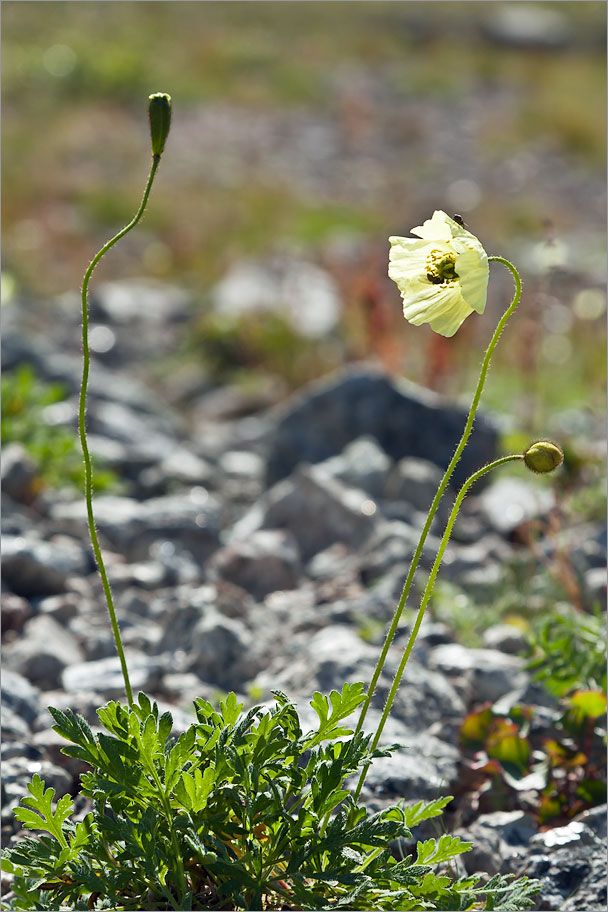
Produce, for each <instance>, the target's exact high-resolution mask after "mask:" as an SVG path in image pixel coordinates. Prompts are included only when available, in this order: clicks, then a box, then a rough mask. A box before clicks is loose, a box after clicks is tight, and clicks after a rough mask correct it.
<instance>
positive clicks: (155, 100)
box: [148, 92, 171, 155]
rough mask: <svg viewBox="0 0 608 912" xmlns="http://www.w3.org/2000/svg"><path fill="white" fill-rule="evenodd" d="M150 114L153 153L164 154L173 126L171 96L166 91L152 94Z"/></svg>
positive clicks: (149, 106)
mask: <svg viewBox="0 0 608 912" xmlns="http://www.w3.org/2000/svg"><path fill="white" fill-rule="evenodd" d="M148 115H149V117H150V136H151V138H152V155H162V152H163V149H164V148H165V142H166V140H167V136H168V135H169V129H170V127H171V96H170V95H167V94H165V92H155V93H154V95H150V103H149V105H148Z"/></svg>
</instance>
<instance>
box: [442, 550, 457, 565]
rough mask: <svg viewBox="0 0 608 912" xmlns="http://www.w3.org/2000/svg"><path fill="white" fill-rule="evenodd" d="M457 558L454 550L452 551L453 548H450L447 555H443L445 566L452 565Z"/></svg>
mask: <svg viewBox="0 0 608 912" xmlns="http://www.w3.org/2000/svg"><path fill="white" fill-rule="evenodd" d="M455 557H456V555H455V554H454V551H453V549H452V548H448V549H447V550H446V552H445V554H444V555H443V563H444V564H451V563H453V562H454V559H455Z"/></svg>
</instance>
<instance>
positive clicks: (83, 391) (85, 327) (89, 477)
mask: <svg viewBox="0 0 608 912" xmlns="http://www.w3.org/2000/svg"><path fill="white" fill-rule="evenodd" d="M159 161H160V155H155V156H154V157H153V159H152V168H151V170H150V175H149V177H148V182H147V184H146V189H145V191H144V195H143V198H142V201H141V204H140V206H139V209H138V210H137V213H136V215H135V216H134V218H133V219H132V221H130V222H129V224H128V225H125V227H124V228H122V229H121V230H120V231H119V232H118V234H116V235H114V237H113V238H111V239H110V240H109V241H108V242H107V244H104V246H103V247H102V248H101V250H100V251H99V252H98V253H96V254H95V256H94V257H93V259H92V260H91V262H90V263H89V267H88V269H87V271H86V272H85V274H84V279H83V281H82V382H81V384H80V399H79V407H78V436H79V437H80V446H81V448H82V455H83V458H84V485H85V499H86V504H87V519H88V524H89V534H90V536H91V544H92V546H93V551H94V553H95V560H96V562H97V567H98V569H99V575H100V577H101V582H102V585H103V591H104V593H105V597H106V604H107V606H108V613H109V615H110V623H111V624H112V632H113V634H114V641H115V643H116V651H117V652H118V657H119V659H120V665H121V668H122V676H123V678H124V681H125V691H126V694H127V700H128V702H129V706H132V705H133V691H132V690H131V682H130V681H129V672H128V670H127V662H126V660H125V653H124V649H123V645H122V639H121V636H120V629H119V627H118V621H117V619H116V609H115V608H114V599H113V598H112V590H111V589H110V582H109V580H108V574H107V572H106V567H105V564H104V561H103V557H102V554H101V548H100V546H99V539H98V537H97V529H96V528H95V517H94V514H93V466H92V463H91V455H90V453H89V444H88V441H87V428H86V407H87V389H88V383H89V370H90V364H91V355H90V350H89V304H88V289H89V280H90V278H91V275H92V274H93V270H94V269H95V267H96V266H97V264H98V263H99V261H100V260H101V258H102V257H103V256H104V254H106V253H107V252H108V250H109V249H110V248H111V247H113V246H114V244H116V242H117V241H119V240H120V239H121V238H122V237H124V236H125V234H127V233H128V232H129V231H131V229H132V228H135V226H136V225H137V223H138V222H139V220H140V219H141V217H142V215H143V214H144V210H145V208H146V204H147V202H148V197H149V195H150V190H151V189H152V182H153V181H154V176H155V174H156V169H157V168H158V163H159Z"/></svg>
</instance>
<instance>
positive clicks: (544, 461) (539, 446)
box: [524, 440, 564, 474]
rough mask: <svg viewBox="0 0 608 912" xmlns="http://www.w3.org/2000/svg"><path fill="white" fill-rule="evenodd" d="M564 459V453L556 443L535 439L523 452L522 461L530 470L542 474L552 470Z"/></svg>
mask: <svg viewBox="0 0 608 912" xmlns="http://www.w3.org/2000/svg"><path fill="white" fill-rule="evenodd" d="M563 461H564V454H563V453H562V451H561V450H560V448H559V447H558V445H557V444H556V443H551V441H550V440H537V441H536V443H533V444H532V445H531V446H529V447H528V449H527V450H526V452H525V453H524V462H525V463H526V465H527V466H528V468H529V469H530V471H532V472H538V473H539V474H544V473H545V472H552V471H553V470H554V469H557V468H559V466H560V465H561V464H562V462H563Z"/></svg>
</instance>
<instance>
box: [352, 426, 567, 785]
mask: <svg viewBox="0 0 608 912" xmlns="http://www.w3.org/2000/svg"><path fill="white" fill-rule="evenodd" d="M535 447H536V448H538V449H537V450H535V452H536V453H540V454H541V457H540V458H541V459H542V460H543V464H544V465H546V466H548V464H549V459H551V462H552V466H551V468H548V467H547V468H543V469H540V470H539V469H534V468H531V467H530V466H529V459H530V452H531V451H532V450H534V448H535ZM558 454H559V456H558ZM559 457H561V458H559ZM562 460H563V454H562V452H561V450H560V448H559V447H558V446H557V445H556V444H554V443H551V442H549V441H539V443H536V444H533V445H532V447H530V448H529V449H528V450H526V452H525V453H524V454H521V453H516V454H512V455H510V456H503V457H501V458H500V459H496V460H494V462H490V463H488V465H485V466H483V468H481V469H479V470H478V471H477V472H474V473H473V474H472V475H469V477H468V478H467V480H466V481H465V483H464V484H463V486H462V487H461V489H460V491H459V492H458V495H457V497H456V500H455V501H454V506H453V507H452V512H451V513H450V518H449V519H448V522H447V525H446V527H445V532H444V533H443V538H442V539H441V543H440V545H439V549H438V551H437V556H436V558H435V561H434V563H433V566H432V568H431V572H430V574H429V578H428V581H427V584H426V586H425V589H424V593H423V595H422V600H421V602H420V608H419V609H418V614H417V615H416V620H415V622H414V626H413V627H412V630H411V633H410V635H409V638H408V641H407V645H406V647H405V649H404V651H403V655H402V657H401V662H400V663H399V667H398V669H397V671H396V672H395V676H394V678H393V683H392V685H391V689H390V691H389V693H388V696H387V698H386V702H385V704H384V709H383V711H382V716H381V718H380V722H379V723H378V727H377V729H376V733H375V735H374V738H373V740H372V744H371V750H375V749H376V748H377V747H378V743H379V741H380V737H381V735H382V732H383V730H384V726H385V725H386V720H387V719H388V716H389V713H390V711H391V707H392V705H393V701H394V699H395V696H396V694H397V691H398V689H399V685H400V684H401V679H402V677H403V672H404V671H405V666H406V665H407V661H408V659H409V657H410V655H411V652H412V649H413V647H414V643H415V642H416V637H417V636H418V632H419V630H420V626H421V624H422V620H423V618H424V614H425V611H426V608H427V605H428V603H429V599H430V597H431V594H432V592H433V588H434V586H435V580H436V579H437V574H438V573H439V568H440V566H441V561H442V560H443V555H444V554H445V549H446V548H447V545H448V542H449V540H450V536H451V534H452V529H453V528H454V523H455V522H456V517H457V516H458V512H459V510H460V507H461V505H462V502H463V500H464V498H465V496H466V494H467V491H468V490H469V488H470V487H471V485H473V484H475V482H476V481H478V480H479V479H480V478H482V477H483V476H484V475H487V474H488V472H491V471H492V470H493V469H498V468H500V466H503V465H507V463H509V462H522V461H523V462H525V463H526V465H527V466H528V467H529V468H531V471H535V472H537V471H542V472H551V471H553V470H554V469H556V468H557V467H558V466H559V465H561V462H562ZM367 770H368V767H365V768H364V769H362V771H361V775H360V777H359V782H358V783H357V788H356V789H355V793H354V799H355V801H357V799H358V798H359V795H360V793H361V789H362V788H363V783H364V782H365V777H366V775H367Z"/></svg>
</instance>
